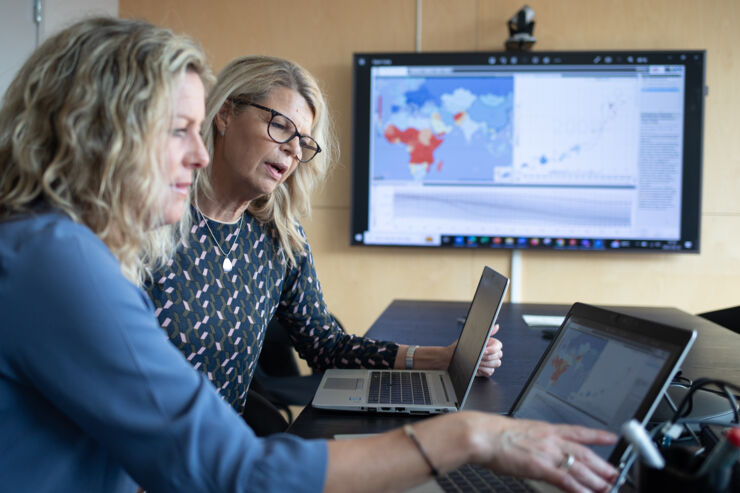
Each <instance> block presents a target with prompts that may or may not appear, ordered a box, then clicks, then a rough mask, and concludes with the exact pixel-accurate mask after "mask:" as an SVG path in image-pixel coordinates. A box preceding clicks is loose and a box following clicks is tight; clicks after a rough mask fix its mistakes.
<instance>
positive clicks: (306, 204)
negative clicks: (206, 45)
mask: <svg viewBox="0 0 740 493" xmlns="http://www.w3.org/2000/svg"><path fill="white" fill-rule="evenodd" d="M276 87H284V88H287V89H292V90H294V91H296V92H297V93H298V94H300V95H301V96H303V98H304V99H305V100H306V103H308V106H309V108H311V111H312V112H313V125H312V127H311V136H312V137H313V138H314V139H316V141H317V142H318V143H319V145H320V146H321V149H322V151H321V152H320V153H319V154H317V155H316V157H315V158H313V159H312V160H311V161H310V162H308V163H298V166H297V168H296V169H295V171H294V172H293V173H292V174H291V175H290V176H289V177H288V179H287V180H285V181H284V182H283V183H281V184H280V185H279V186H278V187H277V188H276V189H275V190H274V191H273V192H272V193H270V194H268V195H265V196H263V197H260V198H258V199H255V200H253V201H252V202H250V204H249V206H248V208H247V210H248V211H249V212H250V213H251V214H252V215H253V216H254V217H255V218H257V219H258V220H259V221H260V222H263V223H271V224H273V225H274V226H275V229H276V231H277V234H278V237H279V240H280V244H281V246H282V249H283V251H284V252H285V255H286V257H287V259H288V261H289V262H290V263H291V264H295V256H296V255H297V254H300V253H303V252H304V251H305V247H306V245H305V243H306V240H305V238H304V237H303V236H302V235H301V233H300V231H299V220H300V219H303V218H306V217H309V216H310V214H311V192H312V191H313V190H314V189H315V188H316V186H317V185H319V184H320V183H322V182H323V181H324V180H325V179H326V176H327V174H328V172H329V169H330V167H331V166H332V164H333V163H334V158H335V155H336V151H337V149H336V145H335V142H336V139H335V138H334V135H333V130H332V124H331V119H330V117H329V111H328V108H327V103H326V99H325V98H324V95H323V94H322V92H321V89H320V88H319V85H318V83H317V82H316V79H315V78H314V77H313V76H312V75H311V74H310V73H309V72H308V71H307V70H305V69H304V68H302V67H301V66H299V65H298V64H296V63H293V62H290V61H288V60H284V59H282V58H275V57H268V56H245V57H241V58H237V59H235V60H232V61H231V62H229V63H228V64H227V65H226V67H224V69H223V70H221V73H219V74H218V78H217V80H216V84H215V86H214V87H213V88H212V89H211V91H210V93H209V94H208V97H207V98H206V123H205V125H204V128H203V140H204V142H205V144H206V147H207V148H208V152H209V154H210V157H211V162H213V152H214V143H215V141H214V139H217V138H220V135H218V131H217V129H216V123H215V119H216V115H217V114H218V112H219V111H220V110H221V108H222V107H223V108H225V109H227V110H228V111H231V112H232V114H233V115H234V116H236V115H237V114H238V112H240V111H243V108H240V107H239V106H238V105H233V104H230V102H228V99H229V98H233V97H237V96H238V97H240V98H241V99H245V100H248V101H251V102H254V103H258V104H259V103H264V102H265V100H266V99H267V98H268V97H269V95H270V92H271V91H272V90H273V89H274V88H276ZM224 105H226V106H224ZM198 192H201V193H203V194H204V195H205V196H206V197H208V198H209V199H211V200H215V201H218V197H214V190H213V186H212V183H211V168H210V167H209V168H205V169H200V170H198V171H197V172H196V177H195V187H194V193H198ZM191 220H193V221H194V220H196V218H192V217H191Z"/></svg>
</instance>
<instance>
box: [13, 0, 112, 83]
mask: <svg viewBox="0 0 740 493" xmlns="http://www.w3.org/2000/svg"><path fill="white" fill-rule="evenodd" d="M35 3H36V2H35V0H2V3H0V94H4V93H5V89H6V88H7V87H8V84H10V81H11V80H12V79H13V77H14V76H15V73H16V72H17V71H18V69H19V68H20V67H21V65H23V62H24V61H26V58H28V55H30V54H31V52H32V51H33V50H34V48H36V46H37V43H40V42H43V40H44V39H46V38H48V37H49V36H51V35H52V34H54V33H56V32H57V31H59V30H60V29H63V28H64V27H66V26H68V25H69V24H71V23H73V22H74V21H76V20H78V19H80V18H82V17H87V16H91V15H110V16H114V17H117V16H118V0H40V4H41V23H40V24H38V25H37V24H36V22H35V21H34V4H35Z"/></svg>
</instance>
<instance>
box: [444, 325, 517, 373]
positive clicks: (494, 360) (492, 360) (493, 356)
mask: <svg viewBox="0 0 740 493" xmlns="http://www.w3.org/2000/svg"><path fill="white" fill-rule="evenodd" d="M498 329H499V326H498V324H496V325H494V326H493V330H492V331H491V337H489V338H488V343H487V344H486V348H485V349H484V350H483V356H482V357H481V360H480V365H478V371H477V372H476V374H475V376H477V377H490V376H491V375H493V372H494V371H496V368H499V367H500V366H501V359H502V358H503V357H504V352H503V347H504V345H503V344H502V343H501V341H499V340H498V339H496V338H495V337H493V336H494V334H496V333H497V332H498ZM456 346H457V341H455V342H453V343H452V344H450V345H449V346H447V351H448V352H449V354H450V359H452V353H454V352H455V347H456Z"/></svg>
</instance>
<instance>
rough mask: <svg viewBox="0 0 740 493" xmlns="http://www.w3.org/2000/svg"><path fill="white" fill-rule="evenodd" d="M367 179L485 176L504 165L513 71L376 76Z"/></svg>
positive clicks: (507, 162) (509, 139)
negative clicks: (503, 74) (488, 74)
mask: <svg viewBox="0 0 740 493" xmlns="http://www.w3.org/2000/svg"><path fill="white" fill-rule="evenodd" d="M374 90H375V92H374V94H375V95H376V98H375V102H374V108H373V111H372V116H373V130H372V133H373V136H372V139H373V152H374V156H373V162H374V167H373V179H376V180H412V181H422V182H430V181H431V182H433V181H440V182H450V181H452V182H466V181H468V182H481V181H492V180H493V177H494V168H495V167H496V166H511V162H512V111H513V92H514V80H513V77H495V78H491V77H486V78H482V77H470V78H461V77H455V78H451V77H450V78H447V77H420V78H390V77H389V78H376V79H375V87H374Z"/></svg>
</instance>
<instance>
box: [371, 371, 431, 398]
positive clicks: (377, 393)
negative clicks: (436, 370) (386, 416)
mask: <svg viewBox="0 0 740 493" xmlns="http://www.w3.org/2000/svg"><path fill="white" fill-rule="evenodd" d="M367 402H368V404H431V403H432V402H431V400H430V398H429V386H428V385H427V376H426V374H425V373H422V372H415V371H413V372H412V371H371V372H370V390H369V392H368V398H367Z"/></svg>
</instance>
